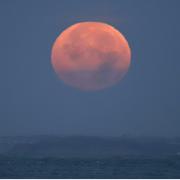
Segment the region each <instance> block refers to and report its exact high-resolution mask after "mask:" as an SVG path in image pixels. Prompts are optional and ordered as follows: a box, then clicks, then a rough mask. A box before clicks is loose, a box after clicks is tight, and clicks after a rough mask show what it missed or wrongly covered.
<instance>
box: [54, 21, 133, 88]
mask: <svg viewBox="0 0 180 180" xmlns="http://www.w3.org/2000/svg"><path fill="white" fill-rule="evenodd" d="M130 61H131V50H130V47H129V45H128V42H127V40H126V39H125V37H124V36H123V35H122V34H121V33H120V32H119V31H118V30H116V29H115V28H114V27H112V26H110V25H108V24H106V23H101V22H81V23H77V24H74V25H72V26H70V27H69V28H67V29H65V30H64V31H63V32H62V33H61V34H60V35H59V36H58V37H57V39H56V40H55V42H54V44H53V47H52V54H51V63H52V66H53V68H54V70H55V72H56V74H57V75H58V77H59V78H60V79H61V80H63V81H64V82H65V83H66V84H68V85H71V86H73V87H76V88H79V89H81V90H87V91H91V90H100V89H104V88H106V87H110V86H112V85H114V84H116V83H117V82H119V81H120V80H121V79H122V77H123V76H124V75H125V74H126V72H127V71H128V68H129V65H130Z"/></svg>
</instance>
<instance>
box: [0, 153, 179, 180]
mask: <svg viewBox="0 0 180 180" xmlns="http://www.w3.org/2000/svg"><path fill="white" fill-rule="evenodd" d="M0 178H3V179H5V178H18V179H21V178H36V179H37V178H43V179H46V178H51V179H56V178H64V179H66V178H72V179H75V178H80V179H81V178H91V179H94V178H96V179H100V178H104V179H106V178H114V179H116V178H138V179H139V178H144V179H146V178H180V156H179V155H177V156H162V157H150V156H148V157H147V156H126V157H111V158H53V157H48V158H27V157H5V156H2V157H0Z"/></svg>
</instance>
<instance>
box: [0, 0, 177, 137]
mask: <svg viewBox="0 0 180 180" xmlns="http://www.w3.org/2000/svg"><path fill="white" fill-rule="evenodd" d="M179 9H180V1H178V0H158V1H157V0H151V1H144V0H136V1H134V0H131V1H130V0H124V1H121V0H109V1H105V0H99V1H97V0H76V1H73V0H53V1H51V0H38V1H36V0H31V1H25V0H13V1H12V0H1V1H0V82H1V86H0V135H24V134H68V135H72V134H79V135H105V136H119V135H122V134H131V135H165V136H172V135H173V136H174V135H180V45H179V44H180V34H179V33H180V24H179V19H180V10H179ZM81 21H102V22H106V23H109V24H111V25H113V26H115V27H116V28H117V29H119V30H120V31H121V32H122V33H123V34H124V35H125V37H126V38H127V39H128V42H129V44H130V47H131V50H132V64H131V67H130V69H129V73H128V74H127V75H126V77H125V78H124V79H123V80H122V81H121V83H119V84H117V85H116V86H113V87H111V88H109V89H105V90H103V91H98V92H82V91H79V90H76V89H73V88H71V87H69V86H67V85H65V84H64V83H63V82H62V81H60V80H59V79H58V78H57V76H56V75H55V73H54V71H53V69H52V67H51V62H50V54H51V47H52V44H53V42H54V40H55V39H56V37H57V36H58V35H59V33H60V32H61V31H63V30H64V29H65V28H67V27H68V26H69V25H72V24H74V23H77V22H81Z"/></svg>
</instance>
